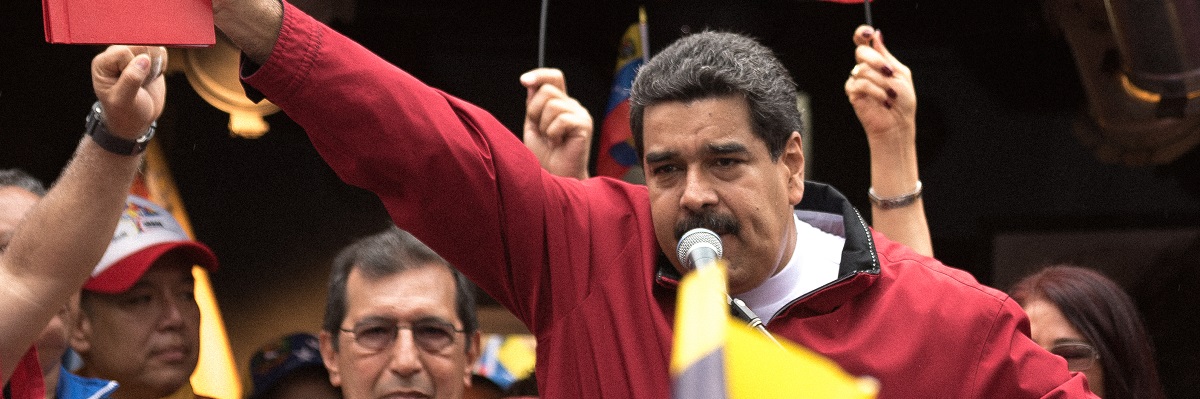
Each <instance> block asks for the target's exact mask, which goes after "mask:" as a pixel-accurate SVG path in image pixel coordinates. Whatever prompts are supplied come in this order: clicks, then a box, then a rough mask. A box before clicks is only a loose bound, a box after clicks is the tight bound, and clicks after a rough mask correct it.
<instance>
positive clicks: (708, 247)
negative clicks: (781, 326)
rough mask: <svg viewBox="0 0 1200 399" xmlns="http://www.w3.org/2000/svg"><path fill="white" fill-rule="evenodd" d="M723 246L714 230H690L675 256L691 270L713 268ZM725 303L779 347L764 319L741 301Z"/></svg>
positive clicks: (728, 298)
mask: <svg viewBox="0 0 1200 399" xmlns="http://www.w3.org/2000/svg"><path fill="white" fill-rule="evenodd" d="M723 252H724V251H723V248H722V245H721V236H718V235H717V233H714V232H713V231H712V230H709V229H705V228H695V229H691V230H688V232H687V233H684V234H683V237H680V238H679V244H677V245H676V246H675V256H677V257H679V264H681V265H683V267H686V268H688V269H690V270H698V269H704V268H708V267H711V266H712V265H714V264H716V263H717V259H721V255H722V254H723ZM725 301H726V303H728V304H729V306H730V308H731V310H732V311H733V313H734V314H735V315H737V316H738V317H739V318H741V319H742V320H744V321H746V322H747V323H748V324H749V325H750V328H753V329H755V330H758V331H759V332H761V333H763V335H766V336H767V338H770V339H771V342H774V343H775V345H779V341H776V340H775V337H773V336H771V333H770V332H767V328H766V326H764V325H763V322H762V319H760V318H759V317H758V315H756V314H754V311H753V310H750V307H749V306H746V303H745V302H742V300H741V299H737V298H733V297H730V296H729V295H728V294H726V295H725Z"/></svg>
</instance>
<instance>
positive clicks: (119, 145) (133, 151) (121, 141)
mask: <svg viewBox="0 0 1200 399" xmlns="http://www.w3.org/2000/svg"><path fill="white" fill-rule="evenodd" d="M157 127H158V121H155V122H151V123H150V129H147V130H146V133H143V134H142V136H141V137H138V138H137V140H129V139H125V138H121V137H119V136H115V135H113V134H112V132H109V131H108V127H107V126H104V109H103V108H101V107H100V102H99V101H96V103H95V104H92V112H91V113H88V116H87V135H88V136H91V137H92V141H94V142H96V144H97V145H99V146H100V148H103V149H105V150H108V152H111V153H114V154H118V155H137V154H141V153H142V152H143V151H146V146H147V145H149V144H150V139H151V138H153V137H154V129H155V128H157Z"/></svg>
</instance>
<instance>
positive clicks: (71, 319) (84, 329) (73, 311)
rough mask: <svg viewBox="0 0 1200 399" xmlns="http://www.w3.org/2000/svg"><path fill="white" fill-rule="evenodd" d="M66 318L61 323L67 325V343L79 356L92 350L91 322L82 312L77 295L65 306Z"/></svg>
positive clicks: (85, 313)
mask: <svg viewBox="0 0 1200 399" xmlns="http://www.w3.org/2000/svg"><path fill="white" fill-rule="evenodd" d="M65 309H66V313H67V316H66V317H64V318H63V322H65V323H66V324H67V343H68V344H69V345H70V346H71V350H74V351H75V352H76V353H79V354H80V355H84V354H86V353H88V352H91V350H92V342H91V340H92V320H91V318H89V317H88V315H87V312H84V311H83V306H82V305H81V303H80V299H79V294H75V295H74V296H72V297H71V299H70V300H68V301H67V305H66V306H65Z"/></svg>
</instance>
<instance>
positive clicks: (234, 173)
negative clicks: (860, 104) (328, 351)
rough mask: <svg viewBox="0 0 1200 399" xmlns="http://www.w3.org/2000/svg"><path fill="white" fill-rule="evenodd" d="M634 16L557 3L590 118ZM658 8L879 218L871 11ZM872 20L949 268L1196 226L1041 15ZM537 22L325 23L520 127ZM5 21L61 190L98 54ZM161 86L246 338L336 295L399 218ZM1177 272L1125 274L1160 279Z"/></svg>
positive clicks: (553, 43)
mask: <svg viewBox="0 0 1200 399" xmlns="http://www.w3.org/2000/svg"><path fill="white" fill-rule="evenodd" d="M637 4H638V3H634V2H630V1H607V2H582V1H552V2H551V5H550V17H549V21H550V24H549V34H548V36H549V43H548V48H547V63H548V64H549V66H553V67H558V68H562V69H563V70H564V71H565V73H566V76H567V77H568V88H569V91H570V93H571V94H572V95H573V96H575V97H577V98H578V99H579V100H580V101H581V102H582V103H583V104H584V105H585V106H587V107H588V109H589V110H590V111H591V113H592V115H593V116H594V117H595V118H596V119H597V121H599V120H600V119H602V116H603V110H604V109H603V107H604V104H605V102H606V101H607V93H608V90H609V86H610V84H611V77H612V76H611V75H612V71H613V66H614V62H615V59H616V47H617V46H616V45H617V41H618V38H619V36H620V34H621V33H622V32H623V30H624V29H625V28H626V27H627V26H628V24H629V23H631V22H634V21H635V20H636V15H637V11H636V10H637V9H636V7H637ZM643 4H645V5H646V6H647V13H648V15H649V26H650V41H651V52H652V53H653V52H655V51H657V50H659V49H662V48H663V47H664V46H665V45H666V44H668V43H669V42H671V41H672V40H674V39H675V38H677V37H679V36H680V35H682V34H685V33H687V32H694V31H698V30H701V29H704V28H720V29H723V30H734V31H740V32H745V33H749V34H751V35H753V36H756V37H758V38H760V39H761V40H762V41H763V42H764V43H765V44H767V45H768V46H770V47H771V48H773V49H775V50H776V51H777V53H778V55H779V56H780V58H781V59H782V60H783V61H784V63H785V64H786V65H787V66H788V68H789V69H790V70H791V71H792V73H793V75H794V76H795V78H796V81H797V83H798V85H799V86H800V88H801V90H803V91H805V92H807V93H808V94H809V95H810V96H811V98H812V119H813V125H814V129H813V131H812V132H810V133H808V134H810V135H811V137H812V140H813V158H814V159H813V170H812V173H811V174H810V176H809V177H810V178H811V179H814V180H820V181H825V182H829V183H832V184H833V185H834V186H836V187H838V188H839V189H841V190H842V191H843V193H844V194H846V195H847V196H848V197H849V198H850V199H851V201H852V202H854V204H855V205H856V206H857V207H859V209H862V210H867V209H869V207H868V204H867V201H866V195H865V193H866V190H867V187H868V185H869V170H868V165H867V161H868V158H867V146H866V140H865V137H864V134H863V132H862V129H861V127H860V126H859V125H858V124H857V121H856V119H855V118H854V114H853V111H852V110H851V108H850V106H849V104H848V102H847V101H846V99H845V94H844V93H843V91H842V84H843V82H844V79H845V77H846V75H847V73H848V71H849V70H850V68H851V67H852V66H853V64H854V61H853V53H852V52H853V43H852V42H851V40H850V35H851V33H852V32H853V30H854V28H855V27H856V26H857V25H858V24H860V23H862V22H863V11H862V7H861V6H855V5H842V4H834V3H822V2H801V1H745V0H740V1H735V0H704V1H679V0H674V1H671V0H664V1H649V2H646V3H643ZM873 9H874V11H875V12H874V16H875V22H876V26H877V27H878V28H879V29H881V30H882V31H883V32H884V37H885V41H886V43H887V44H888V46H889V48H890V49H891V51H892V52H893V53H894V54H895V55H896V56H897V57H898V58H899V59H900V60H901V61H903V62H905V63H906V64H907V65H908V66H909V67H911V68H912V70H913V71H914V80H915V82H916V89H917V93H918V96H919V108H918V109H919V111H918V126H919V132H918V149H919V152H920V157H921V163H920V167H921V178H922V180H923V182H924V184H925V203H926V208H927V211H928V215H929V222H930V225H931V228H932V232H933V239H934V247H935V250H936V252H937V255H938V258H939V259H941V260H943V261H944V262H945V263H947V264H950V265H953V266H956V267H960V268H963V269H966V270H968V271H970V272H971V273H973V274H974V275H975V276H976V277H977V278H979V279H980V280H981V281H983V282H985V283H991V282H992V278H993V275H994V273H993V270H992V264H993V262H992V258H993V255H994V254H993V253H992V247H993V241H992V239H993V237H995V236H997V235H998V234H1004V233H1008V232H1014V231H1016V232H1024V231H1076V230H1078V231H1095V230H1127V229H1134V228H1137V229H1152V230H1153V229H1177V228H1194V227H1196V226H1200V176H1198V175H1197V174H1198V171H1200V152H1198V151H1196V150H1192V151H1190V152H1189V153H1188V154H1186V155H1184V156H1183V157H1182V158H1180V159H1179V160H1177V161H1175V162H1172V163H1171V164H1167V165H1158V166H1139V167H1131V166H1122V165H1115V164H1107V163H1102V162H1099V161H1097V160H1096V159H1095V158H1094V157H1093V156H1092V153H1091V152H1090V151H1089V149H1088V148H1085V147H1084V146H1083V145H1081V144H1080V143H1079V142H1078V141H1077V140H1076V139H1075V136H1074V135H1073V134H1072V128H1073V125H1074V124H1075V123H1077V122H1079V121H1080V120H1081V118H1083V117H1084V116H1083V115H1084V114H1083V112H1084V109H1083V108H1084V94H1083V91H1082V89H1081V87H1080V84H1079V78H1078V76H1077V73H1076V69H1075V66H1074V64H1073V61H1072V58H1071V53H1070V51H1069V49H1068V47H1067V45H1066V44H1065V42H1064V40H1063V39H1062V37H1061V33H1060V32H1058V31H1057V30H1056V28H1054V27H1053V26H1052V25H1050V24H1049V23H1048V22H1047V21H1046V18H1045V17H1044V16H1043V12H1042V10H1041V7H1040V5H1039V4H1038V3H1037V2H1036V1H1030V0H1011V1H982V2H969V1H914V0H883V1H880V2H878V3H876V4H874V5H873ZM538 10H539V3H538V2H537V1H504V2H498V1H459V0H441V1H428V0H419V1H394V0H359V1H358V2H357V7H356V12H355V16H354V18H342V19H339V20H336V21H333V22H332V25H334V26H335V27H336V28H337V29H339V30H340V31H342V32H344V33H346V34H347V35H349V36H351V37H353V38H355V39H357V40H359V41H360V42H361V43H363V44H364V45H366V46H367V47H368V48H371V49H372V50H374V51H376V52H377V53H379V54H380V55H382V56H384V57H385V58H387V59H389V60H391V61H392V62H394V63H396V64H397V65H399V66H400V67H402V68H403V69H406V70H407V71H409V72H410V73H412V74H413V75H415V76H417V77H418V78H421V79H422V80H424V81H425V82H427V83H429V84H431V85H433V86H435V87H439V88H442V89H444V90H445V91H447V92H449V93H451V94H454V95H457V96H460V97H462V98H465V99H467V100H469V101H472V102H474V103H476V104H479V105H480V106H482V107H483V108H485V109H488V110H491V111H493V113H494V114H495V115H496V116H497V117H498V118H499V119H500V120H501V121H502V122H503V123H504V124H505V125H507V126H509V128H510V129H512V130H514V131H517V129H519V128H520V126H521V125H520V124H521V118H522V115H523V107H524V96H525V90H524V88H522V87H521V86H520V85H519V84H518V83H517V76H519V75H520V74H521V73H522V72H524V71H526V70H529V69H531V68H534V67H535V66H536V59H537V58H536V57H537V23H538ZM0 29H2V31H3V33H4V34H3V39H2V40H3V41H4V42H3V43H4V44H3V47H2V49H3V50H4V53H5V56H4V57H0V168H6V167H21V168H24V169H26V170H28V171H30V172H31V173H33V174H35V175H37V176H38V177H40V178H42V179H44V180H47V181H51V180H53V179H54V178H55V177H56V176H57V174H58V171H59V170H60V169H61V168H62V166H63V165H64V163H65V162H66V160H67V158H68V157H69V156H70V154H71V152H72V151H73V149H74V146H75V143H77V141H78V139H79V135H80V133H81V132H82V128H83V117H84V115H85V113H86V110H87V107H88V105H89V104H91V103H92V102H93V101H94V99H93V95H92V92H91V87H90V80H89V77H88V65H89V62H90V58H91V57H92V56H93V55H94V54H95V53H97V52H98V51H100V50H101V48H100V47H93V46H64V45H48V44H46V43H45V42H44V40H43V37H42V31H41V14H40V8H39V4H38V2H35V1H8V2H4V3H3V5H0ZM168 83H169V88H168V93H169V94H168V97H169V99H170V100H169V101H168V106H167V110H166V112H165V114H164V116H163V118H162V120H161V121H160V130H159V136H158V139H157V140H159V141H160V144H161V145H162V146H163V148H164V150H165V153H166V155H167V157H168V160H169V162H170V165H171V168H172V172H173V175H174V178H175V180H176V183H177V185H178V188H179V191H180V194H181V196H182V198H183V199H184V201H185V204H186V206H187V209H188V211H189V215H190V217H191V219H192V222H193V225H194V227H195V232H196V235H197V236H198V238H199V239H200V240H201V241H204V242H206V243H208V245H210V246H211V247H212V248H213V249H214V250H215V251H216V253H217V254H218V255H219V257H220V259H221V261H222V264H223V266H222V269H221V270H220V271H219V272H218V273H216V274H214V275H213V283H214V288H215V289H216V291H217V295H218V297H219V299H220V301H221V305H222V309H223V311H224V312H225V318H226V322H227V324H230V325H231V330H233V329H235V328H237V324H238V323H240V322H241V321H242V320H243V319H244V318H255V317H261V316H254V313H253V312H251V311H249V310H245V309H248V308H255V307H263V306H267V305H266V304H268V303H272V301H278V300H279V298H281V297H287V295H288V294H289V293H291V294H294V293H295V292H297V291H303V292H307V293H309V294H311V295H316V296H318V297H319V296H321V295H323V293H322V292H321V291H323V287H322V282H323V281H324V280H325V277H326V275H325V273H327V270H328V264H329V261H330V259H331V258H332V256H333V254H334V253H335V252H336V251H337V249H339V248H340V247H342V246H344V245H345V244H347V243H348V242H350V241H351V240H353V239H355V238H357V237H360V236H362V235H365V234H369V233H371V232H374V231H377V230H378V229H380V228H382V227H383V226H385V225H386V215H385V213H384V211H383V210H382V207H381V205H380V204H379V202H378V200H377V199H375V198H374V196H373V195H371V194H370V193H367V192H364V191H362V190H359V189H356V188H353V187H348V186H346V185H344V184H343V183H341V182H340V181H339V180H338V179H337V177H336V176H335V175H334V174H333V173H332V171H331V170H330V169H329V168H328V166H326V165H325V164H324V162H323V161H322V160H321V159H320V158H319V156H318V155H317V154H316V152H315V151H314V150H313V149H312V146H311V144H310V143H309V141H308V140H307V138H306V137H305V135H304V133H303V131H302V130H301V129H300V128H299V127H298V126H296V125H295V124H294V123H293V122H291V121H290V120H289V119H288V118H287V117H286V116H285V115H283V114H282V113H280V114H275V115H272V116H270V117H268V118H267V120H268V122H269V123H270V124H271V131H270V132H269V133H268V134H267V135H265V136H264V137H262V138H260V139H256V140H248V139H242V138H236V137H231V135H230V134H229V133H228V132H227V131H226V127H225V126H226V123H227V115H226V114H224V113H223V112H221V111H219V110H217V109H215V108H212V107H211V106H208V105H207V104H206V103H204V102H203V100H201V99H200V98H199V97H198V96H197V95H196V94H195V93H194V92H193V91H192V89H191V88H190V87H189V86H188V84H187V82H186V80H185V79H184V77H183V76H182V75H181V74H176V75H172V76H169V77H168ZM384 144H385V145H403V143H384ZM593 159H594V157H593ZM464 228H468V227H464ZM1195 254H1196V250H1195V248H1193V249H1192V250H1191V252H1189V253H1185V255H1182V258H1181V259H1183V260H1182V261H1185V262H1194V260H1193V259H1194V258H1196V257H1197V256H1200V255H1195ZM1167 261H1168V260H1161V259H1146V260H1145V263H1143V264H1129V265H1127V267H1129V268H1138V269H1141V270H1142V271H1143V272H1144V274H1154V273H1155V270H1157V268H1159V266H1158V264H1159V263H1160V262H1167ZM1170 261H1171V262H1176V261H1179V260H1170ZM1172 270H1178V269H1177V268H1175V269H1172ZM1195 276H1196V274H1195V272H1185V273H1183V274H1181V275H1179V276H1177V277H1178V279H1182V280H1181V281H1182V282H1181V283H1180V284H1179V285H1178V286H1176V288H1175V290H1176V291H1177V292H1176V294H1178V295H1191V296H1190V297H1191V298H1193V299H1194V298H1195V294H1194V293H1193V292H1194V291H1195V288H1196V287H1197V286H1198V285H1200V284H1197V282H1196V277H1195ZM1159 277H1162V276H1159ZM1168 277H1170V276H1168ZM1122 283H1124V284H1126V285H1127V286H1129V285H1133V284H1138V281H1122ZM999 288H1001V289H1003V288H1006V287H999ZM1158 294H1159V293H1150V294H1146V295H1144V296H1142V297H1139V298H1138V300H1139V304H1140V305H1141V306H1142V308H1143V313H1144V314H1148V315H1153V316H1148V322H1149V324H1150V325H1151V327H1152V329H1154V328H1155V327H1154V326H1156V325H1159V324H1164V323H1167V322H1166V320H1175V319H1178V315H1177V314H1171V313H1165V314H1164V312H1163V311H1162V310H1161V308H1160V307H1158V306H1159V305H1161V302H1162V301H1166V300H1167V299H1162V295H1158ZM1169 298H1174V297H1169ZM1193 303H1194V302H1193ZM1173 309H1174V308H1173ZM1188 310H1189V311H1191V312H1192V313H1194V308H1191V309H1188ZM317 314H319V310H318V311H317ZM1159 319H1161V320H1159ZM1184 319H1187V320H1194V317H1187V318H1184ZM256 320H257V319H256ZM251 323H267V322H266V321H262V320H257V321H252V322H251ZM312 323H313V325H314V326H315V325H316V324H315V323H316V321H315V320H314V321H312ZM268 324H269V323H268ZM1167 324H1170V323H1167ZM1175 324H1178V323H1175ZM1186 327H1188V326H1186V325H1185V326H1183V327H1179V326H1177V325H1176V326H1174V327H1172V328H1176V329H1174V330H1171V329H1167V328H1166V327H1163V328H1159V329H1157V330H1155V331H1154V332H1155V335H1156V341H1157V342H1158V345H1159V347H1160V353H1165V352H1172V353H1176V354H1178V353H1180V352H1182V355H1180V356H1183V357H1184V358H1183V360H1179V359H1173V360H1165V361H1164V364H1163V367H1162V369H1163V372H1164V373H1166V374H1180V375H1176V376H1171V377H1169V378H1168V381H1167V382H1168V387H1169V388H1171V390H1172V392H1175V393H1177V394H1179V395H1181V394H1180V393H1182V392H1190V393H1194V392H1195V387H1196V386H1197V385H1196V383H1195V377H1186V376H1184V375H1182V374H1186V373H1189V372H1191V371H1188V370H1193V371H1194V370H1195V367H1190V366H1191V365H1196V356H1197V355H1196V350H1195V346H1194V344H1192V346H1190V347H1183V348H1182V349H1185V350H1182V351H1181V350H1180V349H1181V348H1180V347H1177V346H1175V345H1178V343H1177V342H1176V341H1180V340H1179V339H1176V340H1174V341H1170V339H1172V338H1181V337H1177V336H1175V335H1173V334H1191V335H1192V336H1194V332H1190V333H1189V332H1181V331H1187V329H1186ZM283 332H286V331H278V333H283ZM231 337H232V338H234V339H237V336H236V334H233V333H231ZM1164 340H1168V341H1164ZM1184 341H1186V340H1184ZM235 345H236V343H235ZM1164 346H1170V347H1167V348H1165V349H1164V348H1163V347H1164ZM235 352H236V351H235ZM239 356H240V354H239ZM239 360H240V359H239ZM1181 362H1182V363H1181ZM1188 362H1190V363H1188ZM1185 366H1188V367H1185ZM1176 370H1178V371H1176ZM1192 373H1193V374H1194V372H1192ZM1185 380H1186V381H1185Z"/></svg>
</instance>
